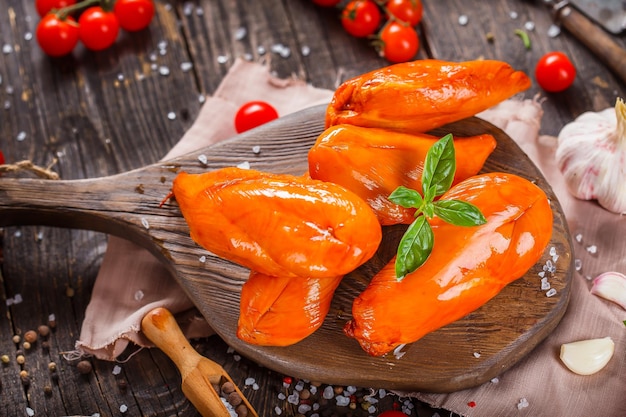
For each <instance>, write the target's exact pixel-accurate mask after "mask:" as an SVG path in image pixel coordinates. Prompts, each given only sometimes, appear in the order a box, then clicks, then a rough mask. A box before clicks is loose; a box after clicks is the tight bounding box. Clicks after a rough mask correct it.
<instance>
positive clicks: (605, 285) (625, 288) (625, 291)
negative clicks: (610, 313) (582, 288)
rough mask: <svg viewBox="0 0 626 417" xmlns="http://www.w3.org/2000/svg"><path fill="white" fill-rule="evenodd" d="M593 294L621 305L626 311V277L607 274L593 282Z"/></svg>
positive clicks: (618, 274) (617, 274)
mask: <svg viewBox="0 0 626 417" xmlns="http://www.w3.org/2000/svg"><path fill="white" fill-rule="evenodd" d="M591 293H592V294H594V295H597V296H598V297H602V298H605V299H607V300H609V301H613V302H614V303H616V304H618V305H620V306H621V307H622V308H623V309H624V310H626V275H624V274H622V273H620V272H605V273H603V274H600V275H598V276H597V277H596V278H595V279H594V280H593V285H592V287H591Z"/></svg>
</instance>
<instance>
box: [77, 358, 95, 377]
mask: <svg viewBox="0 0 626 417" xmlns="http://www.w3.org/2000/svg"><path fill="white" fill-rule="evenodd" d="M76 368H77V369H78V372H80V373H81V374H83V375H86V374H88V373H90V372H91V370H92V369H93V367H92V366H91V362H89V361H87V360H82V361H80V362H78V364H76Z"/></svg>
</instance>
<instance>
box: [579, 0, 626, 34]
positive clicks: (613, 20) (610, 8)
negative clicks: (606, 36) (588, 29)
mask: <svg viewBox="0 0 626 417" xmlns="http://www.w3.org/2000/svg"><path fill="white" fill-rule="evenodd" d="M570 3H571V4H572V5H573V6H574V7H576V8H577V9H578V10H580V11H581V12H583V13H584V14H586V15H587V16H588V17H589V18H590V19H591V20H593V21H594V22H596V23H597V24H599V25H600V26H602V27H603V28H604V29H606V30H607V31H608V32H610V33H613V34H615V35H618V34H620V33H622V32H623V31H624V30H625V29H626V1H623V0H570Z"/></svg>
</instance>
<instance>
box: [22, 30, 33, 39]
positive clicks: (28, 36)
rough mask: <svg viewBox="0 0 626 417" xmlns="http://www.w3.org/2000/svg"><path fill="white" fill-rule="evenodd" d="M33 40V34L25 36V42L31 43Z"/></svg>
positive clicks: (28, 33)
mask: <svg viewBox="0 0 626 417" xmlns="http://www.w3.org/2000/svg"><path fill="white" fill-rule="evenodd" d="M32 39H33V32H26V33H25V34H24V40H25V41H30V40H32Z"/></svg>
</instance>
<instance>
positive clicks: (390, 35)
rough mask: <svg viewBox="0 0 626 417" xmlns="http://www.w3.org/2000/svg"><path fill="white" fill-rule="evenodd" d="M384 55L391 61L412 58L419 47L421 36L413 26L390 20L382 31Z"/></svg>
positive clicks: (405, 60)
mask: <svg viewBox="0 0 626 417" xmlns="http://www.w3.org/2000/svg"><path fill="white" fill-rule="evenodd" d="M380 39H381V40H382V42H383V46H382V55H383V56H384V57H385V59H387V60H388V61H390V62H393V63H399V62H407V61H410V60H412V59H413V58H414V57H415V54H417V51H418V49H419V37H418V36H417V32H416V31H415V29H413V27H412V26H408V25H404V24H402V23H398V22H389V23H388V24H387V25H385V27H384V28H383V30H382V31H381V32H380Z"/></svg>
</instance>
